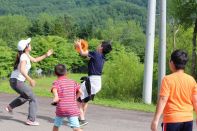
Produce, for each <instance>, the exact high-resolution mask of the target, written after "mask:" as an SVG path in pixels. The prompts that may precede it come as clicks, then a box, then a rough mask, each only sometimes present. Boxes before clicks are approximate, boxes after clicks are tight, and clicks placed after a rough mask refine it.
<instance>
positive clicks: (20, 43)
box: [17, 38, 31, 51]
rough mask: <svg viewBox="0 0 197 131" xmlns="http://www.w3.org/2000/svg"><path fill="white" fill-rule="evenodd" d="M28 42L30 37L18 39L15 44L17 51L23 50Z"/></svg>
mask: <svg viewBox="0 0 197 131" xmlns="http://www.w3.org/2000/svg"><path fill="white" fill-rule="evenodd" d="M30 42H31V38H28V39H26V40H20V41H19V42H18V46H17V49H18V51H23V50H24V49H25V48H26V47H27V45H28V44H29V43H30Z"/></svg>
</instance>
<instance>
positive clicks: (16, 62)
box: [14, 51, 24, 70]
mask: <svg viewBox="0 0 197 131" xmlns="http://www.w3.org/2000/svg"><path fill="white" fill-rule="evenodd" d="M23 53H24V51H18V53H17V55H16V60H15V63H14V70H16V69H17V68H18V64H19V62H20V57H21V55H22V54H23Z"/></svg>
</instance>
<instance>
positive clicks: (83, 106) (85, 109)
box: [82, 103, 88, 119]
mask: <svg viewBox="0 0 197 131" xmlns="http://www.w3.org/2000/svg"><path fill="white" fill-rule="evenodd" d="M82 108H83V114H84V119H85V114H86V112H87V108H88V103H82Z"/></svg>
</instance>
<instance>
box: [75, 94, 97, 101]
mask: <svg viewBox="0 0 197 131" xmlns="http://www.w3.org/2000/svg"><path fill="white" fill-rule="evenodd" d="M94 96H95V95H91V96H88V97H86V98H85V99H83V100H81V97H79V98H78V99H77V101H78V102H80V103H82V102H83V103H87V102H88V101H90V100H92V101H93V100H94Z"/></svg>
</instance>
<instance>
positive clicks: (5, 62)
mask: <svg viewBox="0 0 197 131" xmlns="http://www.w3.org/2000/svg"><path fill="white" fill-rule="evenodd" d="M0 43H1V44H2V45H1V46H0V78H5V77H8V76H9V74H10V73H11V71H12V70H13V63H14V58H15V57H13V51H12V50H11V49H10V48H9V47H7V46H5V44H4V43H5V42H3V41H2V40H1V39H0Z"/></svg>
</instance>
